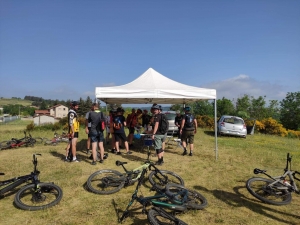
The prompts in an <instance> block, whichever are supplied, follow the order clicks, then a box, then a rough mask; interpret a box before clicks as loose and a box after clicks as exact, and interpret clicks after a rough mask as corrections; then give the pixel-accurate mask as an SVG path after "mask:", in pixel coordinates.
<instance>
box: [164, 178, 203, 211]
mask: <svg viewBox="0 0 300 225" xmlns="http://www.w3.org/2000/svg"><path fill="white" fill-rule="evenodd" d="M166 195H167V196H169V197H170V200H171V202H173V203H175V204H183V205H185V206H186V207H187V208H188V209H203V208H205V207H206V206H207V204H208V203H207V200H206V198H205V197H204V196H203V195H201V194H200V193H199V192H197V191H195V190H191V189H188V188H186V187H184V186H182V185H179V184H172V183H170V184H167V186H166ZM186 195H187V196H186Z"/></svg>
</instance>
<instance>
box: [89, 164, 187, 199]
mask: <svg viewBox="0 0 300 225" xmlns="http://www.w3.org/2000/svg"><path fill="white" fill-rule="evenodd" d="M124 164H127V162H120V161H116V165H117V166H122V167H123V169H124V171H125V173H120V172H119V171H116V170H110V169H104V170H98V171H96V172H95V173H93V174H91V175H90V176H89V178H88V180H87V187H88V189H89V190H90V191H92V192H93V193H96V194H112V193H115V192H118V191H120V190H121V189H122V188H123V187H127V186H129V185H131V184H133V183H134V182H136V181H137V180H138V179H139V178H140V177H141V175H142V172H143V171H144V170H148V169H149V170H151V169H153V170H152V171H151V173H150V174H149V176H148V178H149V181H150V183H151V184H152V185H154V184H155V185H156V188H158V189H163V188H165V185H166V184H167V183H170V182H172V183H179V184H181V185H184V181H183V179H182V178H181V177H180V176H179V175H178V174H176V173H174V172H171V171H168V170H159V169H158V168H157V167H156V166H155V165H154V164H153V163H150V162H149V161H147V162H146V163H145V164H143V165H141V166H139V167H138V168H135V169H133V170H131V171H128V170H127V169H126V168H125V166H124Z"/></svg>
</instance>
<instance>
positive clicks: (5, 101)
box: [0, 98, 32, 107]
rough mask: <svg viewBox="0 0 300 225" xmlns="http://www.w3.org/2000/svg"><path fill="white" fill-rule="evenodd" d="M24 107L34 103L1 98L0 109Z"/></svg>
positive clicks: (18, 99)
mask: <svg viewBox="0 0 300 225" xmlns="http://www.w3.org/2000/svg"><path fill="white" fill-rule="evenodd" d="M16 104H18V105H23V106H31V104H32V101H29V100H24V99H20V98H0V107H1V106H4V105H16Z"/></svg>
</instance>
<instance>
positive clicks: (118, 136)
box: [115, 133, 127, 142]
mask: <svg viewBox="0 0 300 225" xmlns="http://www.w3.org/2000/svg"><path fill="white" fill-rule="evenodd" d="M120 140H122V141H124V142H125V141H127V139H126V135H125V133H115V141H120Z"/></svg>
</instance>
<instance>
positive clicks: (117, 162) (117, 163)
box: [116, 160, 127, 166]
mask: <svg viewBox="0 0 300 225" xmlns="http://www.w3.org/2000/svg"><path fill="white" fill-rule="evenodd" d="M124 164H127V162H121V161H119V160H117V161H116V165H117V166H122V165H124Z"/></svg>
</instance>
